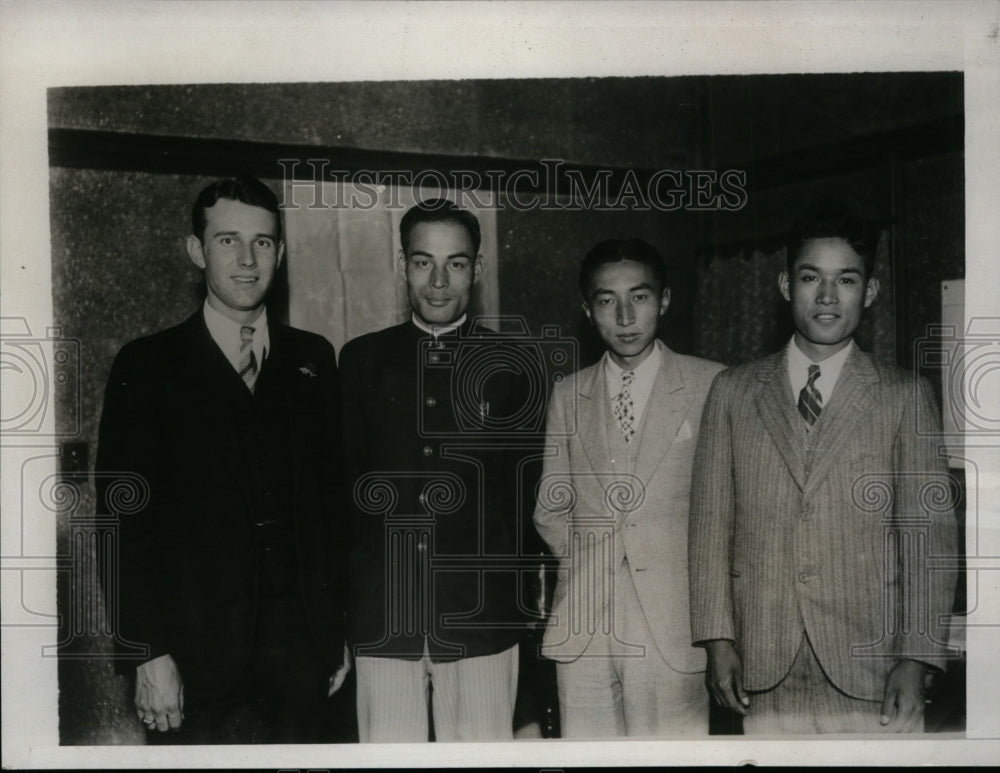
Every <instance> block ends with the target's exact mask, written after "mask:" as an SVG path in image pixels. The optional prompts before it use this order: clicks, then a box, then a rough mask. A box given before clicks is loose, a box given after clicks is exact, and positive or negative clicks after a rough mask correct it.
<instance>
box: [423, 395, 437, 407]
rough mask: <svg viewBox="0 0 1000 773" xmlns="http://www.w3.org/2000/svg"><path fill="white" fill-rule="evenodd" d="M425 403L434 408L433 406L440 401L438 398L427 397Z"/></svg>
mask: <svg viewBox="0 0 1000 773" xmlns="http://www.w3.org/2000/svg"><path fill="white" fill-rule="evenodd" d="M424 404H425V405H426V406H427V407H428V408H433V407H434V406H435V405H437V404H438V401H437V400H435V399H434V398H433V397H428V398H427V399H426V400H424Z"/></svg>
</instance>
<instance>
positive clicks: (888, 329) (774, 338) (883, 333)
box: [694, 231, 896, 365]
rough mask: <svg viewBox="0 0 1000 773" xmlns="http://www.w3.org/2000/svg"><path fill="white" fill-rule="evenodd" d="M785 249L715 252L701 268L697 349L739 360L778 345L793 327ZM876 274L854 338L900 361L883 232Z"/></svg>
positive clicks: (721, 359) (888, 359)
mask: <svg viewBox="0 0 1000 773" xmlns="http://www.w3.org/2000/svg"><path fill="white" fill-rule="evenodd" d="M784 268H785V249H784V248H782V249H780V250H777V251H774V252H768V253H764V252H760V251H757V250H755V251H753V252H752V253H748V252H747V251H740V252H736V253H734V254H730V255H719V254H716V255H714V256H713V257H712V259H711V260H710V261H709V262H708V264H707V265H703V266H701V267H700V268H699V271H698V289H697V294H696V295H697V306H696V312H695V320H696V321H695V351H694V353H695V354H697V355H699V356H701V357H707V358H708V359H711V360H716V361H718V362H722V363H725V364H726V365H738V364H740V363H744V362H749V361H751V360H756V359H759V358H761V357H764V356H765V355H768V354H771V353H772V352H776V351H778V349H780V348H781V347H782V346H784V345H785V343H787V341H788V339H789V338H790V337H791V335H792V332H793V331H794V328H793V326H792V320H791V314H790V313H789V304H788V302H787V301H785V299H784V298H782V297H781V293H780V292H779V290H778V274H779V273H780V272H781V271H783V270H784ZM874 276H875V277H876V278H877V279H878V280H879V284H880V289H879V294H878V297H877V298H876V299H875V301H874V303H872V305H871V307H869V308H868V309H867V310H866V312H865V315H864V317H863V318H862V321H861V324H860V325H859V326H858V330H857V333H856V334H855V339H856V340H857V342H858V345H859V346H860V347H861V348H862V349H864V350H865V351H866V352H869V353H870V354H872V355H873V356H874V357H875V358H876V359H878V360H880V361H881V362H885V363H887V364H895V363H896V317H895V306H894V302H893V291H892V265H891V262H890V260H889V234H888V232H885V231H883V232H882V233H881V234H880V236H879V241H878V249H877V252H876V256H875V273H874Z"/></svg>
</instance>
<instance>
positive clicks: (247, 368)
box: [239, 325, 257, 392]
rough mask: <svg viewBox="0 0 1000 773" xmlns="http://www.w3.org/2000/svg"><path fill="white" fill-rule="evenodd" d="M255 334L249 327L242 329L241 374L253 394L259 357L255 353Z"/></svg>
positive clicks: (245, 326)
mask: <svg viewBox="0 0 1000 773" xmlns="http://www.w3.org/2000/svg"><path fill="white" fill-rule="evenodd" d="M253 332H254V329H253V328H252V327H250V326H249V325H244V326H243V327H241V328H240V366H239V374H240V378H241V379H243V383H244V384H246V385H247V388H248V389H249V390H250V391H251V392H253V385H254V384H255V383H256V382H257V357H256V355H255V354H254V353H253Z"/></svg>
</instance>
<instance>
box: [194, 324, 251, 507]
mask: <svg viewBox="0 0 1000 773" xmlns="http://www.w3.org/2000/svg"><path fill="white" fill-rule="evenodd" d="M186 332H187V335H188V344H187V345H186V347H185V348H187V350H188V352H189V354H190V355H191V362H192V366H193V367H192V369H191V375H192V378H193V379H194V384H193V385H192V391H193V393H194V404H196V405H199V406H200V410H201V412H202V414H203V416H204V424H205V427H206V429H207V430H208V431H206V433H205V440H207V441H214V442H216V443H218V445H219V450H220V456H221V457H222V458H223V459H225V461H226V466H227V467H228V468H229V471H230V472H231V473H232V474H233V477H234V478H235V479H236V481H237V483H238V484H239V488H240V490H241V491H242V492H243V493H244V496H245V497H247V503H248V504H249V502H250V500H249V486H248V483H247V481H246V480H245V475H244V465H243V461H242V460H243V451H242V448H241V447H240V442H239V431H238V427H239V415H238V412H237V410H236V403H235V401H234V399H233V396H234V395H236V394H240V393H239V392H238V389H239V388H240V387H242V388H244V389H245V388H246V387H245V386H244V385H243V382H242V379H240V377H239V375H238V374H237V373H236V371H235V370H234V369H233V366H232V365H231V364H230V363H229V360H227V359H226V355H225V354H223V353H222V350H221V349H220V348H219V346H218V344H216V343H215V340H214V339H213V338H212V334H211V333H209V332H208V326H207V325H206V324H205V317H204V313H203V312H202V310H201V309H199V310H198V311H197V312H195V314H194V315H193V316H192V317H191V318H189V320H188V325H187V331H186Z"/></svg>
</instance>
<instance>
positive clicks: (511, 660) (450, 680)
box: [356, 645, 518, 743]
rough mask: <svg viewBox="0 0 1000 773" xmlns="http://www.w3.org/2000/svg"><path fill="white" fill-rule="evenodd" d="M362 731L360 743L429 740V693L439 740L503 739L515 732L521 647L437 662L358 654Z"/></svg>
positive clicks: (512, 735) (359, 709)
mask: <svg viewBox="0 0 1000 773" xmlns="http://www.w3.org/2000/svg"><path fill="white" fill-rule="evenodd" d="M356 663H357V679H358V700H357V703H358V733H359V736H360V740H361V741H362V742H372V743H391V742H409V743H416V742H423V741H427V740H428V736H429V730H430V726H429V720H428V698H429V696H430V693H429V691H430V689H431V687H432V686H433V693H432V695H433V697H432V698H431V701H430V702H431V707H432V708H431V710H432V711H433V716H434V736H435V739H436V740H438V741H505V740H511V739H512V738H513V737H514V734H513V728H514V700H515V698H516V697H517V673H518V647H517V645H515V646H513V647H511V648H510V649H507V650H504V651H503V652H498V653H497V654H495V655H482V656H480V657H472V658H463V659H461V660H456V661H451V662H442V663H434V662H433V661H431V659H430V657H429V656H427V655H424V657H423V659H421V660H403V659H401V658H367V657H363V658H358V659H357V661H356Z"/></svg>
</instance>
